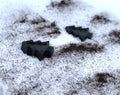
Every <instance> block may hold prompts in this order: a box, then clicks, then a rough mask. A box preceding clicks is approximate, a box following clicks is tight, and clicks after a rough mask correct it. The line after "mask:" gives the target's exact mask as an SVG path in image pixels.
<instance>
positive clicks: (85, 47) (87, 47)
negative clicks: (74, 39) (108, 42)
mask: <svg viewBox="0 0 120 95" xmlns="http://www.w3.org/2000/svg"><path fill="white" fill-rule="evenodd" d="M103 49H104V46H103V45H102V46H99V45H97V44H93V45H92V44H81V45H77V44H70V45H69V46H68V47H65V48H63V49H62V50H61V51H60V53H61V54H62V53H71V52H80V53H83V52H89V53H95V52H102V51H103Z"/></svg>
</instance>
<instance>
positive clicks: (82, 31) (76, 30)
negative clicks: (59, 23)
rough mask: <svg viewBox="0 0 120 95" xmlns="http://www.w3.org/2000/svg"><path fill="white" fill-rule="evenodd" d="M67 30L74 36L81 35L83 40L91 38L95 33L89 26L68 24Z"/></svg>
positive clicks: (80, 37)
mask: <svg viewBox="0 0 120 95" xmlns="http://www.w3.org/2000/svg"><path fill="white" fill-rule="evenodd" d="M65 30H66V31H67V33H69V34H72V35H73V36H74V37H79V39H80V40H81V41H85V40H86V39H91V38H92V36H93V34H92V33H90V32H89V28H82V27H75V26H66V27H65Z"/></svg>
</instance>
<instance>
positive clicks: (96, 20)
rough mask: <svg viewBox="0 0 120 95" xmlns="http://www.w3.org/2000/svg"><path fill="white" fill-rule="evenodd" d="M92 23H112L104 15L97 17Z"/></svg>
mask: <svg viewBox="0 0 120 95" xmlns="http://www.w3.org/2000/svg"><path fill="white" fill-rule="evenodd" d="M90 22H91V23H94V24H97V23H100V24H107V23H109V22H111V21H110V20H109V19H108V18H107V17H106V16H104V15H95V16H94V17H93V18H92V20H91V21H90Z"/></svg>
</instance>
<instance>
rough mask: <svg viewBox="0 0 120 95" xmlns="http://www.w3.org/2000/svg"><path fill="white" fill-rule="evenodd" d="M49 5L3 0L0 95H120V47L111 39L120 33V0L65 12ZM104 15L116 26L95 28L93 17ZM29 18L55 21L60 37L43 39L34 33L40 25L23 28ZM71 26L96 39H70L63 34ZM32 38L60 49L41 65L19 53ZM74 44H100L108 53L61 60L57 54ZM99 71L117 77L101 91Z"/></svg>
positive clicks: (88, 3) (46, 0)
mask: <svg viewBox="0 0 120 95" xmlns="http://www.w3.org/2000/svg"><path fill="white" fill-rule="evenodd" d="M58 1H59V0H58ZM91 1H92V3H91ZM50 2H51V0H44V1H43V0H24V1H23V0H0V15H1V17H0V95H120V54H119V52H120V45H119V44H113V43H112V42H110V41H109V40H108V39H109V37H108V34H109V33H110V32H111V30H116V29H117V30H120V23H119V16H120V14H119V11H118V8H119V3H118V2H119V1H117V0H116V1H115V0H111V1H108V0H106V1H103V0H97V1H96V2H95V0H88V1H87V0H85V1H84V2H83V1H82V0H74V2H75V3H74V4H73V5H70V6H69V7H65V8H63V9H62V8H58V9H57V8H52V7H50V6H49V5H50ZM85 2H86V3H85ZM108 2H109V4H106V3H108ZM112 4H114V7H111V6H112ZM46 6H48V7H46ZM93 6H94V7H93ZM113 8H114V9H113ZM114 10H116V11H114ZM101 13H102V14H105V15H107V16H108V18H110V20H111V21H112V22H110V23H108V24H96V25H94V24H91V23H90V20H91V19H92V17H93V16H94V15H96V14H101ZM26 15H27V18H28V20H30V18H31V17H32V18H33V19H35V18H36V17H39V16H42V17H43V18H45V19H47V20H48V22H47V23H45V24H49V23H50V22H53V21H55V22H56V23H57V25H58V27H59V28H60V32H61V34H60V35H57V36H49V35H46V34H45V35H43V34H42V33H41V30H40V32H37V31H36V28H37V27H38V26H37V25H32V24H30V23H29V21H28V22H26V23H24V24H21V23H19V20H20V19H21V17H25V16H26ZM114 17H118V19H117V18H114ZM116 19H117V20H116ZM40 25H43V23H40ZM68 25H76V26H82V27H89V28H90V31H91V32H92V33H93V34H94V36H93V38H92V40H86V41H85V42H81V41H80V40H79V39H78V38H74V37H73V36H71V35H68V34H67V33H66V32H65V29H64V28H65V26H68ZM42 31H43V33H44V32H46V31H49V30H42ZM30 39H32V40H42V41H46V40H49V41H50V44H51V45H52V46H54V47H55V50H56V51H55V54H54V56H53V57H52V58H49V59H47V58H45V59H44V60H43V61H39V60H38V59H37V58H34V57H30V56H27V55H25V54H24V53H23V52H22V51H21V49H20V48H21V42H22V41H26V40H30ZM70 43H77V44H81V43H96V44H98V45H105V48H104V51H103V52H100V53H92V54H91V53H85V54H82V53H79V52H78V53H76V52H73V53H70V54H67V53H66V54H62V55H58V53H59V50H61V48H63V47H65V46H66V45H68V44H70ZM100 72H107V73H110V74H112V75H113V76H114V77H115V78H110V81H109V82H108V83H107V84H106V85H105V86H103V87H97V86H96V85H97V83H96V81H95V80H94V77H95V74H96V73H100ZM78 83H79V85H78ZM73 92H74V93H73ZM75 92H77V93H75Z"/></svg>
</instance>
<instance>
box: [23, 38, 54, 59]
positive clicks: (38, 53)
mask: <svg viewBox="0 0 120 95" xmlns="http://www.w3.org/2000/svg"><path fill="white" fill-rule="evenodd" d="M21 50H22V51H23V53H25V54H27V55H29V56H34V57H37V58H38V59H39V60H40V61H41V60H43V59H44V58H50V57H52V55H53V53H54V47H52V46H49V41H47V42H41V41H36V42H33V41H32V40H29V41H24V42H22V46H21Z"/></svg>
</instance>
